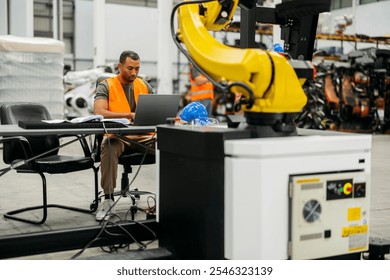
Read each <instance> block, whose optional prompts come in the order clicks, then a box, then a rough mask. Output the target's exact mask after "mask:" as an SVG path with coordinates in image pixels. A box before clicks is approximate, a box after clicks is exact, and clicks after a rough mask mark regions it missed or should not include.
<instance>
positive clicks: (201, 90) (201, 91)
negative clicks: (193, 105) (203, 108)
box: [190, 66, 214, 101]
mask: <svg viewBox="0 0 390 280" xmlns="http://www.w3.org/2000/svg"><path fill="white" fill-rule="evenodd" d="M191 68H192V66H191ZM200 75H201V76H202V77H204V75H203V74H202V73H201V74H200ZM190 83H191V93H192V97H191V100H192V101H196V100H200V99H207V98H210V99H213V98H214V86H213V84H212V83H211V82H207V83H205V84H203V85H197V84H196V82H195V80H194V79H193V77H192V75H191V72H190Z"/></svg>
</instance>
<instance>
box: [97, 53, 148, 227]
mask: <svg viewBox="0 0 390 280" xmlns="http://www.w3.org/2000/svg"><path fill="white" fill-rule="evenodd" d="M140 65H141V62H140V58H139V56H138V54H137V53H135V52H133V51H124V52H123V53H122V54H121V55H120V58H119V63H118V69H119V74H118V75H116V76H114V77H111V78H107V79H106V80H104V81H102V82H101V83H100V84H99V85H98V86H97V88H96V95H95V101H94V113H95V114H98V115H102V116H103V117H104V118H128V119H129V120H130V121H133V120H134V115H135V113H134V112H135V108H136V106H137V101H138V95H140V94H154V91H153V88H152V87H151V86H150V85H149V84H148V83H147V82H146V81H144V80H143V79H141V78H139V77H137V75H138V72H139V69H140ZM130 139H131V140H132V141H137V142H139V143H146V142H148V141H149V140H151V135H133V136H132V137H131V138H130ZM129 145H130V146H134V148H136V147H137V146H138V145H134V144H133V145H131V144H129ZM125 147H126V148H127V147H128V145H125V144H124V143H123V142H122V141H120V140H118V139H117V138H115V136H105V137H104V139H103V142H102V152H101V186H102V188H103V190H104V196H105V199H104V201H103V203H102V205H101V208H100V210H99V211H98V212H97V214H96V220H98V221H101V220H102V219H103V218H104V219H109V218H110V216H111V215H112V214H114V213H115V210H114V209H113V207H111V206H112V204H113V202H114V195H113V193H114V189H115V187H116V179H117V171H118V158H119V156H120V155H121V154H122V153H123V152H124V150H125ZM132 148H133V147H132ZM110 208H111V210H110V211H109V209H110ZM107 212H109V213H107Z"/></svg>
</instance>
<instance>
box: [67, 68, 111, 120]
mask: <svg viewBox="0 0 390 280" xmlns="http://www.w3.org/2000/svg"><path fill="white" fill-rule="evenodd" d="M114 71H115V69H114V67H111V66H103V67H97V68H94V69H90V70H84V71H68V72H67V73H66V74H65V75H64V84H65V95H64V101H65V108H64V111H65V117H66V118H67V119H73V118H77V117H85V116H88V115H91V114H93V100H94V95H95V90H96V80H97V78H98V77H99V76H100V75H101V74H103V73H105V72H108V73H114Z"/></svg>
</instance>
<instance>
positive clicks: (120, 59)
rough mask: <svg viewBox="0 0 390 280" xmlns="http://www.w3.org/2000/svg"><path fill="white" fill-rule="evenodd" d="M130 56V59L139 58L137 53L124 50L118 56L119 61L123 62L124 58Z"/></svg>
mask: <svg viewBox="0 0 390 280" xmlns="http://www.w3.org/2000/svg"><path fill="white" fill-rule="evenodd" d="M128 57H130V58H131V59H132V60H139V55H138V54H137V53H136V52H133V51H124V52H122V53H121V56H120V57H119V63H122V64H123V63H125V61H126V58H128Z"/></svg>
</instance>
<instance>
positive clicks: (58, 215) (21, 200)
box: [0, 135, 390, 260]
mask: <svg viewBox="0 0 390 280" xmlns="http://www.w3.org/2000/svg"><path fill="white" fill-rule="evenodd" d="M62 150H63V152H64V153H68V154H77V153H79V152H81V150H79V147H78V145H77V143H76V144H71V145H69V146H67V147H65V148H63V149H62ZM3 167H5V165H4V163H3V162H2V160H0V168H3ZM137 168H138V167H135V168H134V170H133V174H134V173H135V172H136V171H137ZM120 171H121V170H120ZM371 174H372V177H371V221H370V237H372V238H376V239H388V240H390V185H389V184H390V183H389V179H390V136H389V135H374V136H373V143H372V172H371ZM156 178H157V176H156V165H146V166H143V167H142V168H141V171H140V173H139V175H138V176H137V178H136V180H135V181H134V183H133V185H132V186H133V187H138V188H139V189H142V190H145V191H150V192H156V191H157V183H156ZM47 181H48V186H49V188H48V189H49V199H48V200H49V202H51V203H59V202H61V203H67V204H72V205H77V206H80V207H86V208H88V207H89V205H90V203H91V202H92V200H93V193H92V188H93V187H92V186H93V177H92V171H91V170H88V171H82V172H78V173H72V175H48V176H47ZM117 184H118V186H120V175H119V176H118V183H117ZM0 186H1V187H0V188H1V192H0V216H1V217H0V235H2V236H5V235H11V234H19V233H32V232H39V231H51V230H58V229H67V228H77V227H85V226H91V225H98V222H97V221H96V220H95V216H94V215H93V214H83V213H78V212H73V211H68V210H63V209H54V208H52V209H49V212H48V219H47V221H46V222H45V224H44V225H41V226H36V225H30V224H27V223H22V222H18V221H12V220H6V219H4V218H3V217H2V216H3V213H5V212H7V211H10V210H13V209H16V208H18V207H23V206H25V205H31V204H35V202H36V203H39V202H40V199H41V181H40V177H39V176H38V175H36V174H17V173H15V172H14V171H11V172H8V173H7V174H5V175H4V176H2V177H0ZM148 202H149V203H150V206H153V204H154V202H153V200H152V199H151V197H149V196H142V197H141V199H140V201H139V206H141V207H144V208H147V207H148V204H147V203H148ZM129 206H130V199H128V198H120V200H119V202H118V204H117V213H118V214H119V215H120V217H121V218H122V219H124V218H125V216H126V212H127V211H128V209H129ZM39 215H40V213H39V212H36V213H33V214H32V215H31V216H32V217H38V216H39ZM136 219H139V220H143V219H145V215H144V214H143V213H140V212H138V213H137V215H136ZM132 246H133V245H132ZM156 247H158V242H157V241H155V242H153V243H152V244H150V245H149V246H148V248H156ZM131 248H133V249H136V248H135V247H130V249H131ZM77 252H79V250H72V251H66V252H58V253H50V254H42V255H31V256H24V257H18V258H16V259H39V260H48V259H59V260H64V259H70V258H71V257H72V256H74V255H75V254H76V253H77ZM104 256H107V258H109V257H108V255H107V253H105V252H103V251H102V250H101V249H100V248H99V247H98V248H90V249H87V250H86V251H85V252H83V254H82V255H81V256H80V257H79V258H81V259H83V258H94V257H97V258H105V257H104ZM388 258H389V256H388V255H386V259H388Z"/></svg>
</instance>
